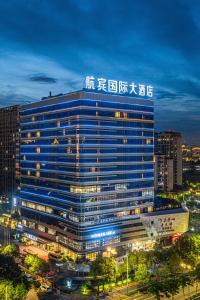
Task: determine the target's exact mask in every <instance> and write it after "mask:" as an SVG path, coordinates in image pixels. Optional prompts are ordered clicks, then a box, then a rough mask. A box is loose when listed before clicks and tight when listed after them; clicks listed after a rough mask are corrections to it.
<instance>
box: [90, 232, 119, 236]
mask: <svg viewBox="0 0 200 300" xmlns="http://www.w3.org/2000/svg"><path fill="white" fill-rule="evenodd" d="M113 234H115V231H107V232H99V233H95V234H92V235H91V238H100V237H104V236H108V235H113Z"/></svg>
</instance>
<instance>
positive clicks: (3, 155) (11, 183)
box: [0, 106, 19, 212]
mask: <svg viewBox="0 0 200 300" xmlns="http://www.w3.org/2000/svg"><path fill="white" fill-rule="evenodd" d="M18 159H19V106H10V107H4V108H1V109H0V207H1V210H3V211H5V212H6V211H9V210H10V209H11V207H12V205H14V206H15V205H16V198H15V193H16V190H17V184H18V179H19V162H18Z"/></svg>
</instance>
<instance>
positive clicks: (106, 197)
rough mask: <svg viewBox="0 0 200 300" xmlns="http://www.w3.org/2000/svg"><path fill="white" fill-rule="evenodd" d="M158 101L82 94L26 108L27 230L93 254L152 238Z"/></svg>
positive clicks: (24, 221) (23, 168)
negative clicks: (148, 216)
mask: <svg viewBox="0 0 200 300" xmlns="http://www.w3.org/2000/svg"><path fill="white" fill-rule="evenodd" d="M153 110H154V109H153V101H152V99H141V98H134V97H131V96H124V95H111V94H107V93H103V94H102V93H97V92H89V91H84V90H83V91H80V92H74V93H69V94H66V95H61V96H57V97H49V98H47V99H45V100H43V101H40V102H36V103H32V104H27V105H24V106H22V107H21V113H20V118H21V149H20V170H21V186H20V189H21V190H20V195H19V198H20V203H21V204H20V205H21V219H22V223H21V228H23V229H22V230H23V231H24V232H25V233H26V235H27V236H28V237H30V236H31V237H33V236H34V239H35V240H36V239H37V240H38V241H40V240H41V241H42V240H48V241H52V242H55V243H57V244H59V245H63V246H64V247H66V249H68V251H69V253H70V254H73V255H77V256H86V257H90V253H98V252H99V251H102V250H103V249H105V248H106V247H107V246H108V245H112V246H116V247H121V246H122V247H123V246H125V247H127V245H128V246H130V247H132V246H133V245H134V243H135V242H136V241H138V240H144V241H145V240H149V238H148V235H147V232H146V230H145V228H144V226H143V223H142V222H141V219H140V214H142V213H144V214H145V213H148V212H151V211H152V210H153V201H154V167H153V151H154V150H153V130H154V121H153V118H154V112H153Z"/></svg>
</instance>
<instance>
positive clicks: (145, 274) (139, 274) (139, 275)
mask: <svg viewBox="0 0 200 300" xmlns="http://www.w3.org/2000/svg"><path fill="white" fill-rule="evenodd" d="M149 278H150V273H149V271H148V268H147V266H146V264H144V263H139V264H138V266H137V270H136V272H135V278H134V279H135V281H137V282H138V283H139V284H141V285H145V284H146V283H147V282H148V281H149Z"/></svg>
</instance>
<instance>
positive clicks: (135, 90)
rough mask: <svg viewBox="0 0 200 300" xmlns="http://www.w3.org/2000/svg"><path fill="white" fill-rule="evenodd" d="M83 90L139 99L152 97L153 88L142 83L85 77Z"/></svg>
mask: <svg viewBox="0 0 200 300" xmlns="http://www.w3.org/2000/svg"><path fill="white" fill-rule="evenodd" d="M84 88H85V89H86V90H89V91H97V92H104V93H111V94H120V95H128V96H139V97H150V98H152V97H153V87H152V86H151V85H145V84H142V83H137V84H136V83H135V82H127V81H121V80H112V79H105V78H95V77H94V76H86V78H85V86H84Z"/></svg>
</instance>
